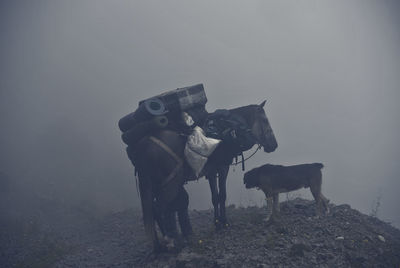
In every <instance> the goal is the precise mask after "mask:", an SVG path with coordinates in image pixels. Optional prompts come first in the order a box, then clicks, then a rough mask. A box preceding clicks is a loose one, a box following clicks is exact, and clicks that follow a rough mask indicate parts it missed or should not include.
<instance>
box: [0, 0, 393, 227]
mask: <svg viewBox="0 0 400 268" xmlns="http://www.w3.org/2000/svg"><path fill="white" fill-rule="evenodd" d="M399 12H400V5H399V4H398V2H396V1H364V0H358V1H355V0H354V1H347V0H346V1H345V0H341V1H337V0H336V1H333V0H332V1H320V0H319V1H316V0H308V1H305V0H302V1H297V0H296V1H196V2H195V1H148V0H146V1H144V0H143V1H105V0H91V1H89V0H86V1H50V0H49V1H1V3H0V31H1V42H0V56H1V61H0V120H1V121H0V122H1V128H0V129H1V131H0V163H1V164H0V171H2V172H4V173H6V174H7V175H8V176H10V177H11V178H13V180H15V181H20V182H21V184H23V185H25V187H28V188H29V190H30V191H32V192H34V193H36V194H37V195H39V196H41V197H44V198H49V199H51V198H58V199H61V200H62V201H63V202H66V203H74V204H78V205H79V204H91V206H93V207H95V208H98V209H99V210H102V209H103V210H107V211H109V210H121V209H125V208H127V207H132V206H140V203H139V201H138V197H137V193H136V189H135V181H134V176H133V167H132V165H131V164H130V162H129V160H128V158H127V156H126V154H125V149H124V147H125V146H124V144H123V143H122V141H121V139H120V131H119V129H118V127H117V122H118V120H119V118H121V117H122V116H124V115H125V114H127V113H129V112H131V111H133V110H135V109H136V107H137V103H138V101H139V100H141V99H144V98H148V97H151V96H154V95H157V94H159V93H161V92H162V91H165V90H169V89H174V88H177V87H183V86H188V85H193V84H197V83H203V84H204V86H205V90H206V94H207V97H208V99H209V101H208V103H207V110H208V111H210V112H211V111H214V110H215V109H218V108H233V107H238V106H243V105H247V104H253V103H261V102H262V101H263V100H264V99H266V100H267V105H266V112H267V116H268V118H269V120H270V123H271V125H272V128H273V130H274V132H275V136H276V138H277V141H278V144H279V146H278V148H277V150H276V151H275V152H273V153H270V154H266V153H263V152H259V153H257V155H256V156H255V157H254V158H252V159H251V160H249V161H248V162H246V168H247V170H249V169H251V168H253V167H256V166H259V165H261V164H264V163H267V162H268V163H274V164H288V165H289V164H300V163H308V162H322V163H324V165H325V168H324V169H323V192H324V194H325V196H326V197H327V198H329V199H331V200H332V201H333V202H334V203H336V204H342V203H348V204H350V205H351V206H352V207H354V208H357V209H359V210H361V211H362V212H364V213H367V214H368V213H370V212H371V209H372V207H373V203H374V200H375V199H376V198H377V197H378V196H379V195H381V196H382V198H381V207H380V208H379V214H378V216H379V217H380V218H381V219H383V220H387V221H391V222H394V223H395V224H396V225H397V226H400V213H398V212H399V208H398V207H399V206H398V204H399V203H400V198H399V196H398V189H399V188H400V183H399V174H400V165H399V164H398V163H397V162H398V160H399V159H400V142H399V140H398V136H399V131H400V120H399V119H398V116H399V114H400V113H399V112H400V111H399V110H400V109H399V103H398V102H399V101H400V98H399V97H400V88H399V87H400V50H399V48H400V20H399V17H398V14H399ZM249 154H250V152H247V153H246V155H249ZM242 176H243V172H242V171H241V169H240V166H238V167H236V168H235V171H234V172H233V169H231V171H230V174H229V178H228V203H235V204H236V205H254V204H255V205H260V204H262V202H263V195H262V194H261V193H260V192H257V191H255V190H246V189H245V188H244V187H243V184H242ZM187 189H188V190H189V194H190V207H191V208H197V209H203V208H209V207H211V200H210V193H209V189H208V183H207V181H206V180H205V179H204V178H203V179H201V180H200V181H199V182H193V183H189V184H188V185H187ZM301 194H302V195H303V196H304V197H307V196H308V197H309V195H308V194H306V192H305V191H303V192H302V193H301ZM281 199H284V196H283V195H282V198H281Z"/></svg>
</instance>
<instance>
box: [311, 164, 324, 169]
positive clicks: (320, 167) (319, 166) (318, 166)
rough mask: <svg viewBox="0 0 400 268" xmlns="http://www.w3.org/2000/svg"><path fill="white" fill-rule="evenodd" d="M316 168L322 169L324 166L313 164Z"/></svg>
mask: <svg viewBox="0 0 400 268" xmlns="http://www.w3.org/2000/svg"><path fill="white" fill-rule="evenodd" d="M313 165H314V166H315V167H316V168H319V169H322V168H323V167H324V165H323V164H322V163H314V164H313Z"/></svg>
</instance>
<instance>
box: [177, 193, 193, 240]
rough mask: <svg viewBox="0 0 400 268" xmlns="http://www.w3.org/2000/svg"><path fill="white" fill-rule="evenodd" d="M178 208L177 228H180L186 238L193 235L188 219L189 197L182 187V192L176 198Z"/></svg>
mask: <svg viewBox="0 0 400 268" xmlns="http://www.w3.org/2000/svg"><path fill="white" fill-rule="evenodd" d="M178 200H179V204H180V206H179V208H178V220H179V226H180V227H181V232H182V235H183V236H184V237H188V236H190V235H191V234H192V233H193V230H192V225H191V224H190V219H189V212H188V207H189V195H188V193H187V192H186V190H185V189H184V188H183V187H182V190H181V191H180V193H179V196H178Z"/></svg>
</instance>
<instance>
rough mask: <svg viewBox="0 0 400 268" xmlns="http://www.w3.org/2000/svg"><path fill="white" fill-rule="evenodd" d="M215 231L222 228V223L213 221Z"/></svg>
mask: <svg viewBox="0 0 400 268" xmlns="http://www.w3.org/2000/svg"><path fill="white" fill-rule="evenodd" d="M214 225H215V229H216V230H217V231H219V230H221V229H222V228H223V226H222V223H221V222H220V221H219V220H215V221H214Z"/></svg>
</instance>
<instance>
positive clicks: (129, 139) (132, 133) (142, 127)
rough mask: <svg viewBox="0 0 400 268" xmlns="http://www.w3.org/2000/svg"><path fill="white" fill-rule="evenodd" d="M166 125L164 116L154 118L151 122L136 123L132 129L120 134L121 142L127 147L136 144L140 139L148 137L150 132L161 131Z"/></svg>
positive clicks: (166, 121) (166, 119)
mask: <svg viewBox="0 0 400 268" xmlns="http://www.w3.org/2000/svg"><path fill="white" fill-rule="evenodd" d="M167 125H168V118H167V117H166V116H164V115H161V116H156V117H154V118H153V119H152V120H148V121H144V122H141V123H137V124H136V125H135V126H134V127H132V128H131V129H129V130H128V131H125V132H124V133H122V136H121V138H122V141H123V142H124V143H125V144H127V145H134V144H136V143H137V142H138V141H139V140H140V139H141V138H143V137H144V136H146V135H148V134H149V132H150V131H152V130H155V129H161V128H164V127H166V126H167Z"/></svg>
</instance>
